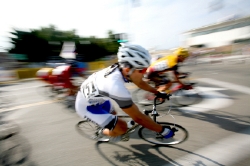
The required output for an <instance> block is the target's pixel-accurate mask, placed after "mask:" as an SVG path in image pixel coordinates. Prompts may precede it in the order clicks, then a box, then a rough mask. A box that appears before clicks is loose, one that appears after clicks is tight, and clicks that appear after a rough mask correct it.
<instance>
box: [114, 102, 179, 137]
mask: <svg viewBox="0 0 250 166" xmlns="http://www.w3.org/2000/svg"><path fill="white" fill-rule="evenodd" d="M158 98H159V97H155V98H154V104H153V110H145V109H144V110H143V112H144V114H145V115H147V116H149V114H151V116H153V120H154V122H156V123H157V121H156V118H157V116H159V114H158V112H157V111H156V100H157V99H158ZM170 110H171V109H169V111H170ZM170 115H171V114H170ZM171 116H172V115H171ZM117 117H119V118H130V116H128V115H117ZM172 117H173V116H172ZM173 118H174V117H173ZM174 119H175V118H174ZM139 126H140V124H138V123H136V124H135V125H134V126H132V127H131V128H129V129H128V130H127V132H126V133H125V134H127V133H129V132H130V131H132V130H135V129H136V128H137V127H139Z"/></svg>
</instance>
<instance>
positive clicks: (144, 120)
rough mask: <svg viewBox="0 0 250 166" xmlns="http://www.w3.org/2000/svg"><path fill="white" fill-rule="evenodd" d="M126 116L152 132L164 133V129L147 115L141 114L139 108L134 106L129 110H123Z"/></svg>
mask: <svg viewBox="0 0 250 166" xmlns="http://www.w3.org/2000/svg"><path fill="white" fill-rule="evenodd" d="M122 110H123V111H124V112H125V113H126V114H128V115H129V116H130V117H131V118H132V119H133V120H134V121H135V122H136V123H138V124H140V125H142V126H143V127H145V128H148V129H150V130H153V131H156V132H159V133H160V132H162V130H163V128H162V126H161V125H159V124H157V123H155V122H154V121H153V120H152V119H151V118H150V117H148V116H147V115H145V114H143V113H141V112H140V111H139V109H138V107H137V106H136V105H135V104H133V105H132V106H131V107H129V108H123V109H122Z"/></svg>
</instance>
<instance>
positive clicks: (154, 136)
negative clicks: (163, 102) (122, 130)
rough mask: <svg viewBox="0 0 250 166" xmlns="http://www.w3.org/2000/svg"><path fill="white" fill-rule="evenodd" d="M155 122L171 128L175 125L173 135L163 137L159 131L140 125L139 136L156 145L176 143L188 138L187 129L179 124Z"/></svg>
mask: <svg viewBox="0 0 250 166" xmlns="http://www.w3.org/2000/svg"><path fill="white" fill-rule="evenodd" d="M157 123H158V124H160V125H162V126H166V127H168V126H169V127H171V128H173V127H175V128H176V129H177V130H178V131H176V132H175V136H174V137H172V138H169V139H165V138H163V136H161V135H160V134H159V133H157V132H155V131H152V130H149V129H147V128H144V127H141V128H140V129H139V131H138V134H139V136H140V137H141V138H142V139H144V140H145V141H147V142H150V143H152V144H156V145H176V144H179V143H182V142H184V141H185V140H186V139H187V138H188V131H187V130H186V129H185V128H184V127H182V126H180V125H177V124H174V123H167V122H157Z"/></svg>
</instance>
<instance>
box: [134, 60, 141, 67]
mask: <svg viewBox="0 0 250 166" xmlns="http://www.w3.org/2000/svg"><path fill="white" fill-rule="evenodd" d="M135 63H137V64H138V65H141V66H143V64H142V63H141V62H138V61H135Z"/></svg>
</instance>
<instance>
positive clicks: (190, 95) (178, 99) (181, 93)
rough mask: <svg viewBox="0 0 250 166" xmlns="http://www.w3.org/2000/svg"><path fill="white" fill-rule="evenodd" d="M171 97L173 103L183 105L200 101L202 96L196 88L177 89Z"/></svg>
mask: <svg viewBox="0 0 250 166" xmlns="http://www.w3.org/2000/svg"><path fill="white" fill-rule="evenodd" d="M191 91H193V92H191ZM171 99H172V101H173V103H174V104H176V105H178V106H182V107H185V106H189V105H193V104H196V103H198V102H200V101H201V99H202V96H201V95H200V94H199V92H197V90H194V89H193V90H185V89H179V90H177V91H176V92H174V93H173V94H172V96H171Z"/></svg>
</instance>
